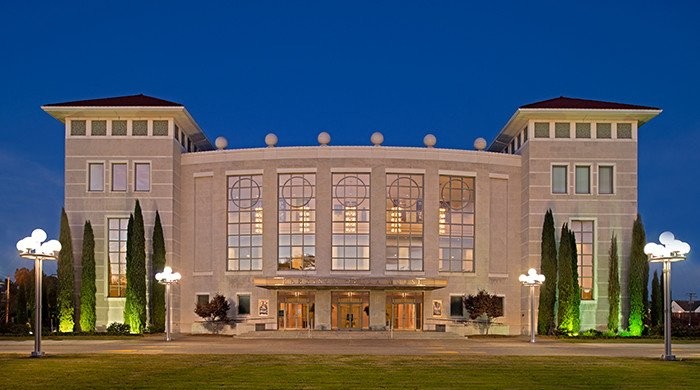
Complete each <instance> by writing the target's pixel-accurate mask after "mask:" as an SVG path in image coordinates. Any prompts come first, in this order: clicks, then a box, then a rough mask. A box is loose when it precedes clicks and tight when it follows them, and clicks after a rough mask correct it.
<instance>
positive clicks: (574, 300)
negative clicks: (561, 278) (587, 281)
mask: <svg viewBox="0 0 700 390" xmlns="http://www.w3.org/2000/svg"><path fill="white" fill-rule="evenodd" d="M569 240H570V243H569V248H570V249H571V288H572V291H573V295H572V297H571V317H572V330H573V331H574V333H578V332H579V330H581V287H580V286H579V284H578V249H577V248H576V235H575V234H574V232H573V231H571V230H569Z"/></svg>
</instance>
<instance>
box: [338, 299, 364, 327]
mask: <svg viewBox="0 0 700 390" xmlns="http://www.w3.org/2000/svg"><path fill="white" fill-rule="evenodd" d="M338 328H339V329H347V330H352V329H362V305H361V304H359V303H354V304H353V303H339V304H338Z"/></svg>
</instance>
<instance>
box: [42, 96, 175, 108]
mask: <svg viewBox="0 0 700 390" xmlns="http://www.w3.org/2000/svg"><path fill="white" fill-rule="evenodd" d="M45 106H47V107H183V105H182V104H180V103H175V102H170V101H167V100H163V99H158V98H154V97H152V96H146V95H144V94H139V95H131V96H117V97H110V98H102V99H90V100H76V101H72V102H63V103H52V104H45Z"/></svg>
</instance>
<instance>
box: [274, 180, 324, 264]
mask: <svg viewBox="0 0 700 390" xmlns="http://www.w3.org/2000/svg"><path fill="white" fill-rule="evenodd" d="M310 177H311V178H313V183H312V182H311V181H310V179H309V178H310ZM298 178H301V179H302V180H304V181H306V182H309V184H310V188H311V194H310V198H309V200H308V201H307V202H305V203H304V204H302V205H301V206H294V205H292V204H290V203H289V202H287V201H285V198H284V195H283V191H284V190H285V185H287V184H288V183H289V186H290V187H289V190H290V191H293V189H294V188H299V187H300V186H299V185H298V184H294V183H293V182H292V179H298ZM276 183H277V199H276V201H277V218H276V219H277V257H276V258H277V261H276V264H277V266H276V269H277V271H278V272H280V271H282V272H287V271H288V272H295V273H296V272H316V246H317V237H318V231H317V225H316V222H317V221H316V214H317V213H318V175H317V173H316V171H315V170H313V171H308V170H304V169H297V170H293V171H286V170H282V171H280V170H278V171H277V174H276ZM301 188H302V196H303V194H304V193H303V189H304V188H306V186H305V185H304V184H302V185H301ZM291 199H292V200H294V199H298V197H292V198H291ZM283 204H284V205H285V208H284V209H282V208H280V206H281V205H283ZM309 204H312V207H309V206H308V205H309ZM283 213H284V215H285V218H284V220H282V215H283ZM295 217H296V219H295ZM307 218H308V219H307ZM283 225H286V228H288V233H281V232H282V231H283V230H282V226H283ZM295 227H297V228H298V229H299V230H295ZM286 228H285V230H284V231H287V229H286ZM305 229H307V230H305ZM282 236H285V240H284V245H283V244H282V241H283V240H282V239H281V238H282ZM287 236H288V238H289V244H287V239H286V238H287ZM295 248H300V249H301V259H299V260H300V261H301V263H300V264H297V265H298V266H299V267H301V268H298V267H295V261H294V260H295V259H294V257H295V255H294V252H295ZM283 249H289V256H287V258H288V263H289V266H288V267H287V266H285V267H282V266H281V265H282V264H286V263H285V262H282V261H281V260H282V259H283V256H282V254H283ZM307 249H312V250H313V253H309V256H313V264H312V265H310V266H308V268H307V266H306V265H305V263H307V254H306V253H304V252H305V250H307ZM285 252H286V251H285ZM309 260H311V259H309ZM297 263H298V261H297Z"/></svg>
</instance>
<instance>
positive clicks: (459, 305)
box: [450, 295, 464, 317]
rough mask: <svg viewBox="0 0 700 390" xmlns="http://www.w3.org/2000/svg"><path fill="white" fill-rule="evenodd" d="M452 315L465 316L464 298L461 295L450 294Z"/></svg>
mask: <svg viewBox="0 0 700 390" xmlns="http://www.w3.org/2000/svg"><path fill="white" fill-rule="evenodd" d="M450 316H451V317H464V298H463V297H462V296H461V295H450Z"/></svg>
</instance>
